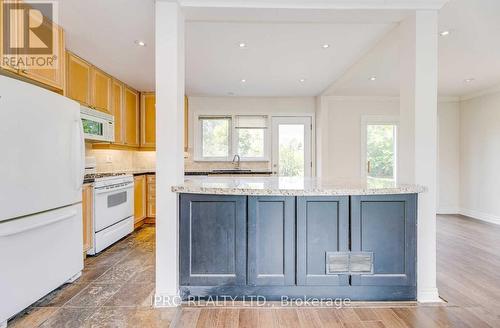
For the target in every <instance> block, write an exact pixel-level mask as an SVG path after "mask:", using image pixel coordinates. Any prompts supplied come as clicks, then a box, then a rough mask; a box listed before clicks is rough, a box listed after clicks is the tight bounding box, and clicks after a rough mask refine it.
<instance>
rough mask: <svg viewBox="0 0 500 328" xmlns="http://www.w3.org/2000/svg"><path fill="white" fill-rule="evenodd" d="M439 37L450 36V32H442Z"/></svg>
mask: <svg viewBox="0 0 500 328" xmlns="http://www.w3.org/2000/svg"><path fill="white" fill-rule="evenodd" d="M439 35H441V36H447V35H450V31H441V32H439Z"/></svg>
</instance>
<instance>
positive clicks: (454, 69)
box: [324, 0, 500, 97]
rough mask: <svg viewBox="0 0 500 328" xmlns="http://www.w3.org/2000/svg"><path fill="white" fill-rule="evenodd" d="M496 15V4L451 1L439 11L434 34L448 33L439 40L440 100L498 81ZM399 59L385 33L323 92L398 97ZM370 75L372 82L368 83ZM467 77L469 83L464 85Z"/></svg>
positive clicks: (491, 0)
mask: <svg viewBox="0 0 500 328" xmlns="http://www.w3.org/2000/svg"><path fill="white" fill-rule="evenodd" d="M498 13H500V1H498V0H474V1H470V0H451V1H450V2H448V4H446V5H445V7H443V9H441V11H440V13H439V31H450V34H449V35H447V36H440V37H439V57H438V60H439V80H438V82H439V84H438V88H439V95H440V96H452V97H460V96H464V97H466V96H468V95H469V94H474V93H476V92H478V91H481V90H484V89H488V88H490V87H493V86H496V85H498V84H499V83H500V60H499V58H500V42H497V40H496V39H497V38H496V36H497V35H498V34H500V19H498ZM493 36H495V37H493ZM492 37H493V38H492ZM398 61H399V50H398V40H397V36H395V33H389V34H388V35H387V36H386V37H385V38H384V39H383V40H382V41H381V42H380V43H379V44H377V45H376V46H375V47H374V48H373V49H372V50H371V51H369V52H368V53H367V54H365V56H363V57H362V58H361V59H360V60H359V61H358V62H357V63H356V64H355V65H353V66H352V67H351V68H350V69H349V71H348V72H347V73H346V74H345V75H344V76H343V77H342V78H340V79H339V80H337V81H334V82H333V83H332V85H331V86H330V87H329V88H328V89H327V90H326V92H325V93H324V94H325V95H342V96H350V95H363V96H397V95H398V94H399V67H398ZM372 75H376V76H377V80H376V81H370V80H369V77H370V76H372ZM471 78H472V79H474V80H473V81H472V82H470V83H466V82H465V80H466V79H471Z"/></svg>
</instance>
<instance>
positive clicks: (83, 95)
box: [66, 52, 91, 106]
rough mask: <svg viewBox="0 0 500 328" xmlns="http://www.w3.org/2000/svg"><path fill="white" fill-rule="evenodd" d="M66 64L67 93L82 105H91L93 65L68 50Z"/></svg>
mask: <svg viewBox="0 0 500 328" xmlns="http://www.w3.org/2000/svg"><path fill="white" fill-rule="evenodd" d="M66 64H67V66H68V69H67V72H68V76H67V85H66V88H67V89H66V95H67V96H68V97H69V98H71V99H73V100H76V101H78V102H80V103H81V104H82V105H85V106H90V100H91V99H90V98H91V97H90V74H91V65H90V64H89V63H87V62H86V61H84V60H83V59H81V58H79V57H77V56H75V55H74V54H72V53H71V52H67V57H66Z"/></svg>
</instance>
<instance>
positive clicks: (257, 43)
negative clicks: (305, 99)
mask: <svg viewBox="0 0 500 328" xmlns="http://www.w3.org/2000/svg"><path fill="white" fill-rule="evenodd" d="M392 27H393V25H392V24H311V23H292V24H290V23H279V24H278V23H226V22H190V23H188V24H187V26H186V92H187V94H188V95H217V96H221V95H228V94H231V95H237V96H311V95H316V94H319V93H320V92H321V91H322V90H324V89H325V88H326V87H327V86H328V85H329V84H330V83H331V81H333V80H336V79H337V78H339V77H340V76H341V75H342V73H343V72H344V71H345V70H346V69H347V68H349V66H350V65H351V64H352V63H353V62H354V61H355V60H356V59H357V58H359V57H360V56H362V55H363V54H364V53H365V52H366V51H367V50H368V49H370V48H371V47H372V45H373V44H374V43H375V42H377V40H379V39H380V38H381V37H383V36H384V35H385V34H386V33H387V31H388V30H390V29H391V28H392ZM346 35H349V37H348V38H346V37H345V36H346ZM241 42H244V43H245V44H246V45H247V46H246V48H240V47H239V43H241ZM324 44H328V45H329V48H328V49H324V48H323V47H322V46H323V45H324ZM301 79H304V80H305V81H301ZM242 80H245V81H246V82H244V83H243V82H241V81H242Z"/></svg>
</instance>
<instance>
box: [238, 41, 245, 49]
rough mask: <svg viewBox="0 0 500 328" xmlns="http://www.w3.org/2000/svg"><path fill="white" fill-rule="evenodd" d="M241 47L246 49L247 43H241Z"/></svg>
mask: <svg viewBox="0 0 500 328" xmlns="http://www.w3.org/2000/svg"><path fill="white" fill-rule="evenodd" d="M239 46H240V48H246V47H247V44H246V43H245V42H240V44H239Z"/></svg>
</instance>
